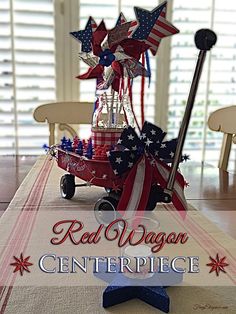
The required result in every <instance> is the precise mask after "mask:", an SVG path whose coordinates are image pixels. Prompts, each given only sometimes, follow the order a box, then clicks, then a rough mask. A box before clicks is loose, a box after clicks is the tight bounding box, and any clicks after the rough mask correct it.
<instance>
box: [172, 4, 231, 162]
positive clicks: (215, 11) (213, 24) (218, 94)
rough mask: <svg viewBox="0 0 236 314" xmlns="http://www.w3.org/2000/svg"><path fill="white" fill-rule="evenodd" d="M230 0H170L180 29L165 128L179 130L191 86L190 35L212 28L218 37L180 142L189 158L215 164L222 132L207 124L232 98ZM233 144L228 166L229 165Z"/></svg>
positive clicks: (174, 42) (193, 52)
mask: <svg viewBox="0 0 236 314" xmlns="http://www.w3.org/2000/svg"><path fill="white" fill-rule="evenodd" d="M235 14H236V3H235V1H227V3H226V2H222V1H219V0H198V1H188V0H174V2H173V24H174V25H176V27H178V28H179V29H180V34H179V35H178V36H173V37H172V41H171V60H170V84H169V119H168V121H169V122H168V130H169V132H170V133H171V134H172V136H177V135H178V130H179V125H180V122H181V120H182V117H183V112H184V109H185V106H186V100H187V97H188V92H189V89H190V84H191V80H192V76H193V70H194V68H195V64H196V58H197V54H198V51H197V50H196V48H195V45H194V34H195V32H196V31H197V30H198V29H200V28H212V29H213V30H214V31H215V32H216V33H217V36H218V41H217V44H216V46H215V47H214V48H213V49H212V51H211V52H210V53H208V56H207V59H206V62H205V66H204V71H203V75H202V78H201V83H200V85H199V90H198V95H197V98H196V102H195V106H194V109H193V114H192V118H191V121H190V127H189V131H188V134H187V138H186V143H185V152H187V153H188V154H190V157H191V159H192V160H197V161H202V160H205V161H206V162H208V163H211V164H214V165H216V164H217V162H218V160H219V151H220V146H221V141H222V134H221V133H218V132H212V131H210V130H209V129H208V127H207V119H208V116H209V114H210V113H211V112H212V111H215V110H216V109H218V108H222V107H225V106H229V105H235V103H236V86H235V80H236V68H235V65H236V64H235V59H236V52H235V48H236V28H235V25H236V23H235V18H234V17H235ZM235 159H236V158H235V149H232V152H231V162H230V165H229V167H230V168H234V160H235Z"/></svg>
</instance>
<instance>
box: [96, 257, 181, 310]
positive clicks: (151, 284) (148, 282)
mask: <svg viewBox="0 0 236 314" xmlns="http://www.w3.org/2000/svg"><path fill="white" fill-rule="evenodd" d="M106 267H107V266H106V263H104V262H99V269H100V272H99V273H94V275H95V276H96V277H98V278H100V279H102V280H103V281H105V282H107V283H109V285H108V286H107V288H106V289H105V290H104V292H103V298H102V299H103V304H102V305H103V307H104V308H107V307H110V306H113V305H116V304H120V303H123V302H126V301H129V300H131V299H135V298H138V299H140V300H142V301H144V302H146V303H148V304H150V305H152V306H153V307H155V308H157V309H159V310H161V311H163V312H165V313H168V312H169V305H170V299H169V296H168V294H167V293H166V291H165V288H166V287H168V286H173V285H177V284H179V283H181V282H182V280H183V274H181V273H175V272H174V271H172V270H170V272H169V273H165V274H159V273H156V274H154V275H153V277H151V278H148V279H142V280H140V279H137V280H135V279H130V278H128V277H126V276H125V275H123V274H121V273H117V274H116V273H107V270H106ZM115 268H116V270H118V265H117V264H116V266H115Z"/></svg>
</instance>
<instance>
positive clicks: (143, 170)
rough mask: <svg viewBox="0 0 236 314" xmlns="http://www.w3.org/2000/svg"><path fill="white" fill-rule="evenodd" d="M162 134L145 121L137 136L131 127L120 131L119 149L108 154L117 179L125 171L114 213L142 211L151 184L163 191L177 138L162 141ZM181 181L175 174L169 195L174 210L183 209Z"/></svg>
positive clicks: (182, 181) (157, 128) (164, 134)
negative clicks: (173, 184) (156, 184)
mask: <svg viewBox="0 0 236 314" xmlns="http://www.w3.org/2000/svg"><path fill="white" fill-rule="evenodd" d="M165 136H166V133H165V132H163V131H162V129H161V128H159V127H157V126H155V125H154V124H152V123H149V122H145V123H144V125H143V128H142V130H141V134H140V136H138V135H137V133H136V132H135V130H134V128H132V127H128V128H126V129H124V131H123V132H122V134H121V137H120V139H119V140H118V143H117V144H119V145H120V149H119V150H114V151H110V153H109V161H110V164H111V167H112V169H113V171H114V173H115V174H116V175H118V176H121V175H122V174H124V173H126V172H128V176H127V178H126V180H125V182H124V189H123V193H122V196H121V199H120V201H119V204H118V210H128V209H132V210H144V209H145V208H146V205H147V202H148V198H149V194H150V191H151V186H152V182H158V183H159V184H160V186H161V187H162V188H163V189H164V188H165V187H166V183H167V180H168V176H169V172H170V169H171V168H170V166H169V165H168V164H167V163H170V162H171V161H172V160H173V158H174V154H175V150H176V146H177V139H173V140H170V141H163V140H164V138H165ZM184 187H185V181H184V178H183V176H182V175H181V174H180V173H179V172H178V173H177V176H176V183H175V187H174V191H173V192H174V193H173V198H172V200H173V204H174V206H175V207H176V209H177V210H180V211H183V210H186V208H187V204H186V200H185V197H184V192H183V190H184Z"/></svg>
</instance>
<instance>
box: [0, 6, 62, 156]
mask: <svg viewBox="0 0 236 314" xmlns="http://www.w3.org/2000/svg"><path fill="white" fill-rule="evenodd" d="M54 56H55V48H54V6H53V1H52V0H14V1H13V0H1V1H0V154H23V155H24V154H40V153H42V148H41V147H42V145H43V143H47V141H48V128H47V126H46V125H45V124H39V123H36V122H34V120H33V117H32V112H33V110H34V108H35V107H37V106H38V105H41V104H43V103H47V102H51V101H54V100H55V97H56V95H55V94H56V93H55V91H56V86H55V58H54Z"/></svg>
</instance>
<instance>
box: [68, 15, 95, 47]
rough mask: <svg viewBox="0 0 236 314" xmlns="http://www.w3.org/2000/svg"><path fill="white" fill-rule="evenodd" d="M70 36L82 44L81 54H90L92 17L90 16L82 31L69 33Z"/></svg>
mask: <svg viewBox="0 0 236 314" xmlns="http://www.w3.org/2000/svg"><path fill="white" fill-rule="evenodd" d="M70 34H71V35H72V36H73V37H74V38H76V39H77V40H79V41H80V42H81V43H82V49H81V50H82V51H83V52H90V51H91V50H92V46H91V41H92V36H93V31H92V17H91V16H90V18H89V20H88V22H87V24H86V27H85V29H84V30H81V31H78V32H71V33H70Z"/></svg>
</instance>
